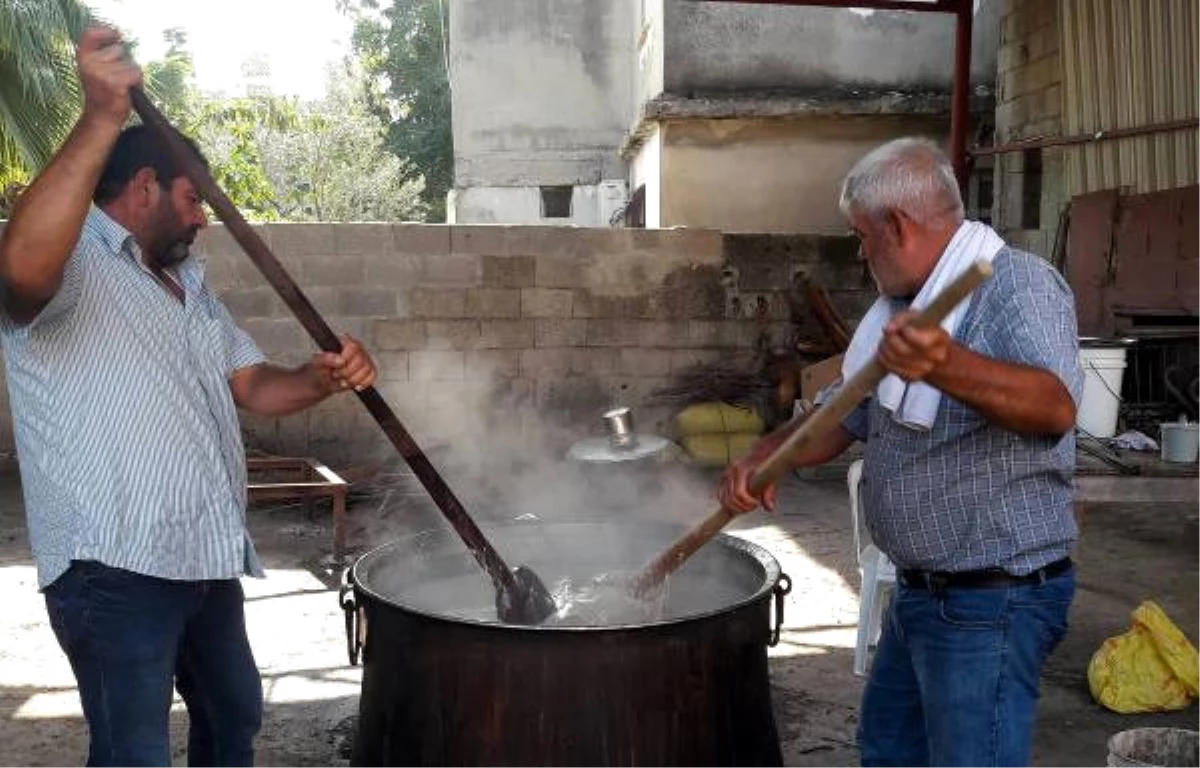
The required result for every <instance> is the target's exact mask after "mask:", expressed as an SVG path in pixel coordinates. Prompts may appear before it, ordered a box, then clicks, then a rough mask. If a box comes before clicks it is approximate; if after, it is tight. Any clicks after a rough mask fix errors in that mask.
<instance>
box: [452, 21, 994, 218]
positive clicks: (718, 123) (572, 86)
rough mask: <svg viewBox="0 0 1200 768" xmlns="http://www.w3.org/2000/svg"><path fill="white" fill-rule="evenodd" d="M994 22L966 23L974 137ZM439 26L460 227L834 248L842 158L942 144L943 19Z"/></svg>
mask: <svg viewBox="0 0 1200 768" xmlns="http://www.w3.org/2000/svg"><path fill="white" fill-rule="evenodd" d="M995 8H996V4H995V0H981V2H979V3H977V8H976V14H975V20H974V28H975V33H974V46H973V55H972V59H971V81H972V84H973V86H974V89H973V97H974V98H973V102H972V108H973V111H974V113H975V114H976V115H977V116H979V117H981V118H982V120H981V123H982V128H983V130H984V131H986V129H987V124H988V123H990V119H991V110H992V105H993V102H992V98H991V95H992V83H993V82H994V78H995V61H996V47H997V29H998V25H997V19H996V13H995ZM450 28H451V29H450V37H451V40H450V43H451V80H452V87H453V107H454V140H455V174H456V182H455V184H456V189H455V191H454V193H453V197H454V199H453V201H452V204H451V206H450V208H451V210H452V211H453V213H452V216H453V217H454V220H455V221H457V222H460V223H467V222H487V221H493V222H509V223H556V222H557V223H571V224H580V225H590V226H597V225H599V226H604V225H607V224H609V223H610V220H614V223H616V222H615V219H619V220H620V222H622V223H627V224H631V225H634V226H648V227H670V226H681V225H682V226H693V227H710V228H716V229H721V230H724V231H741V232H802V231H803V232H821V233H835V232H842V231H844V224H843V222H842V220H841V217H840V216H839V215H838V213H837V210H836V188H837V183H838V181H839V180H840V178H841V176H842V175H843V174H844V173H845V171H846V170H847V169H848V168H849V166H850V165H851V164H852V163H853V162H854V161H855V160H856V159H857V158H858V157H860V156H861V155H862V154H863V153H864V152H865V151H866V150H867V149H869V148H870V147H872V146H874V145H876V144H878V143H881V142H883V141H886V140H888V139H890V138H893V137H895V136H901V135H909V134H920V135H926V136H929V137H931V138H934V139H938V140H941V139H944V138H945V137H946V134H947V132H948V128H949V112H950V107H949V90H950V80H951V73H952V69H953V67H952V61H953V48H954V19H953V17H952V16H951V15H948V14H937V13H912V12H898V11H858V10H848V9H834V8H815V7H801V6H792V7H788V6H774V7H772V6H765V5H752V4H745V3H734V2H730V3H709V2H694V1H692V0H640V1H638V2H635V0H613V1H612V2H604V3H597V2H586V1H584V0H574V1H573V2H549V0H491V1H490V2H483V0H463V1H462V2H459V3H456V4H455V5H454V6H453V8H452V10H451V23H450ZM977 167H978V170H979V171H980V176H981V177H982V178H984V179H985V181H984V184H983V186H982V188H979V185H978V184H976V185H974V186H973V187H972V188H973V189H976V190H977V192H978V195H977V197H978V199H980V200H981V201H982V203H983V206H982V207H983V208H984V209H985V210H986V209H989V208H990V187H989V185H988V183H987V181H986V177H987V175H988V173H989V171H988V169H987V167H986V163H981V164H979V165H978V166H977ZM626 198H627V199H626Z"/></svg>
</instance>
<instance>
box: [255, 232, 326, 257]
mask: <svg viewBox="0 0 1200 768" xmlns="http://www.w3.org/2000/svg"><path fill="white" fill-rule="evenodd" d="M333 227H334V225H333V224H268V225H266V226H265V227H264V230H265V231H266V232H267V233H268V237H269V239H270V246H271V250H272V251H273V252H274V253H275V255H276V256H278V257H279V258H280V259H282V258H283V257H284V256H285V255H286V256H289V257H293V258H294V257H298V256H328V255H330V254H333V253H335V252H336V251H335V247H334V241H333Z"/></svg>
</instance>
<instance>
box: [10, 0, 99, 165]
mask: <svg viewBox="0 0 1200 768" xmlns="http://www.w3.org/2000/svg"><path fill="white" fill-rule="evenodd" d="M88 17H89V11H88V9H87V7H86V6H84V5H83V4H81V3H79V2H77V1H76V0H39V1H38V2H31V1H30V0H0V189H4V188H6V187H8V186H9V185H10V184H13V183H16V182H24V181H26V180H28V178H29V177H30V176H31V175H32V174H33V173H35V172H36V171H37V170H38V169H40V168H41V167H42V166H43V165H44V164H45V163H46V161H48V160H49V159H50V156H51V155H53V154H54V151H55V150H56V149H57V148H58V146H59V144H61V143H62V140H63V139H64V138H66V135H67V133H68V132H69V131H70V130H71V126H72V125H73V124H74V122H75V118H76V117H77V115H78V114H79V108H80V96H79V81H78V78H77V77H76V74H75V53H74V41H75V40H76V39H78V37H79V35H80V34H82V32H83V29H84V28H85V27H86V25H87V20H88Z"/></svg>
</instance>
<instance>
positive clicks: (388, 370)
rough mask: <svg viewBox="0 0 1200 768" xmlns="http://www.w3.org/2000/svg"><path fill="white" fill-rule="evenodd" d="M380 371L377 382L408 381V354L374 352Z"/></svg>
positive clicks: (373, 355)
mask: <svg viewBox="0 0 1200 768" xmlns="http://www.w3.org/2000/svg"><path fill="white" fill-rule="evenodd" d="M371 356H372V357H373V358H375V365H376V368H377V370H378V374H379V375H378V376H377V378H376V380H377V381H408V353H407V352H381V351H374V350H372V352H371Z"/></svg>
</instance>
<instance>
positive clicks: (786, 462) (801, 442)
mask: <svg viewBox="0 0 1200 768" xmlns="http://www.w3.org/2000/svg"><path fill="white" fill-rule="evenodd" d="M991 276H992V265H991V264H990V263H988V262H986V261H977V262H975V263H974V264H972V265H971V266H970V267H968V268H967V270H966V271H965V272H963V274H961V275H960V276H959V277H958V278H957V279H955V280H954V282H952V283H951V284H950V285H948V286H946V288H945V290H943V291H942V292H941V293H939V294H938V295H937V297H936V298H935V299H934V300H933V301H932V302H930V304H929V306H927V307H925V309H923V310H921V311H920V312H919V313H918V314H917V316H916V317H914V318H913V320H912V324H913V325H915V326H917V327H920V328H926V327H929V326H933V325H937V324H938V323H940V322H942V320H943V319H944V318H945V317H946V315H948V314H950V312H951V311H952V310H953V309H954V308H955V307H957V306H958V305H959V303H960V302H962V301H963V300H964V299H966V298H967V296H969V295H970V294H971V291H973V290H975V289H976V288H977V287H978V286H979V285H980V284H982V283H983V282H984V281H985V280H987V279H988V278H989V277H991ZM886 375H887V371H886V370H884V368H883V366H882V365H881V364H880V363H879V360H878V358H872V359H871V362H869V363H867V364H866V365H865V366H863V368H862V369H861V370H859V371H858V372H857V373H855V374H854V375H853V376H852V377H850V380H849V381H847V382H846V383H844V384H843V385H842V386H841V388H840V389H838V391H837V393H836V394H834V395H833V397H831V398H830V399H829V401H828V402H826V403H825V404H823V405H822V406H821V407H820V408H818V409H817V410H815V411H813V412H812V413H811V414H810V415H809V416H808V418H806V419H805V420H804V422H803V423H802V424H801V425H800V426H799V427H798V428H797V429H796V430H795V431H794V432H792V434H790V435H789V436H788V438H787V439H786V440H784V441H783V443H782V444H781V445H780V446H779V447H778V448H776V449H775V450H774V451H772V452H771V455H770V456H768V457H767V458H766V460H765V461H763V463H762V464H760V465H759V466H758V468H757V469H756V470H755V471H754V473H753V474H752V475H751V476H750V480H749V482H748V483H747V485H748V486H749V488H750V491H751V492H752V493H754V494H755V495H758V494H759V493H761V492H762V491H763V489H765V488H767V487H769V486H770V485H771V484H772V483H774V482H775V481H776V480H778V479H779V478H780V476H782V475H783V473H784V472H786V471H787V470H788V468H789V467H791V465H792V459H793V457H795V456H796V455H797V454H798V453H799V452H800V451H801V450H803V449H804V448H805V447H807V446H808V445H810V444H811V443H812V442H813V441H814V440H817V439H820V438H822V437H824V436H825V435H826V434H828V433H829V432H830V431H831V430H832V429H833V428H834V427H836V426H837V425H838V424H840V423H841V422H842V419H844V418H846V416H848V415H850V412H851V411H853V410H854V409H855V408H856V407H858V404H859V403H860V402H861V401H862V399H863V398H864V397H866V396H867V394H868V393H870V392H871V390H873V389H874V388H875V387H876V386H878V385H879V382H881V381H883V377H884V376H886ZM735 514H736V513H735V512H733V511H731V510H728V509H726V508H725V507H719V508H717V510H716V511H714V512H713V513H712V514H710V515H709V516H708V517H706V518H705V519H704V520H703V522H701V523H700V524H699V525H697V526H696V527H695V528H692V529H691V530H689V531H688V532H687V533H685V534H684V535H683V536H682V537H681V538H680V539H679V540H678V541H676V542H675V543H674V544H672V545H671V546H670V547H669V548H668V549H667V550H666V551H665V552H663V553H662V554H660V555H659V556H658V557H656V558H654V560H652V561H650V564H649V565H647V566H646V567H645V568H643V569H642V572H641V573H640V574H639V575H638V576H637V578H636V579H635V580H634V583H633V591H634V593H635V594H645V593H647V592H649V591H650V590H652V589H654V588H655V587H656V586H658V585H659V584H660V583H661V582H662V580H663V579H665V578H666V577H667V576H668V575H670V574H671V573H672V572H673V571H675V569H677V568H679V566H681V565H683V563H684V561H686V560H687V559H688V558H689V557H691V556H692V555H693V554H695V552H696V550H698V549H700V547H702V546H704V545H705V544H706V543H708V541H709V540H710V539H712V537H713V536H716V535H717V534H718V533H719V532H720V531H721V529H722V528H724V527H725V526H726V525H728V524H729V521H730V520H732V519H733V518H734V516H735Z"/></svg>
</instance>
